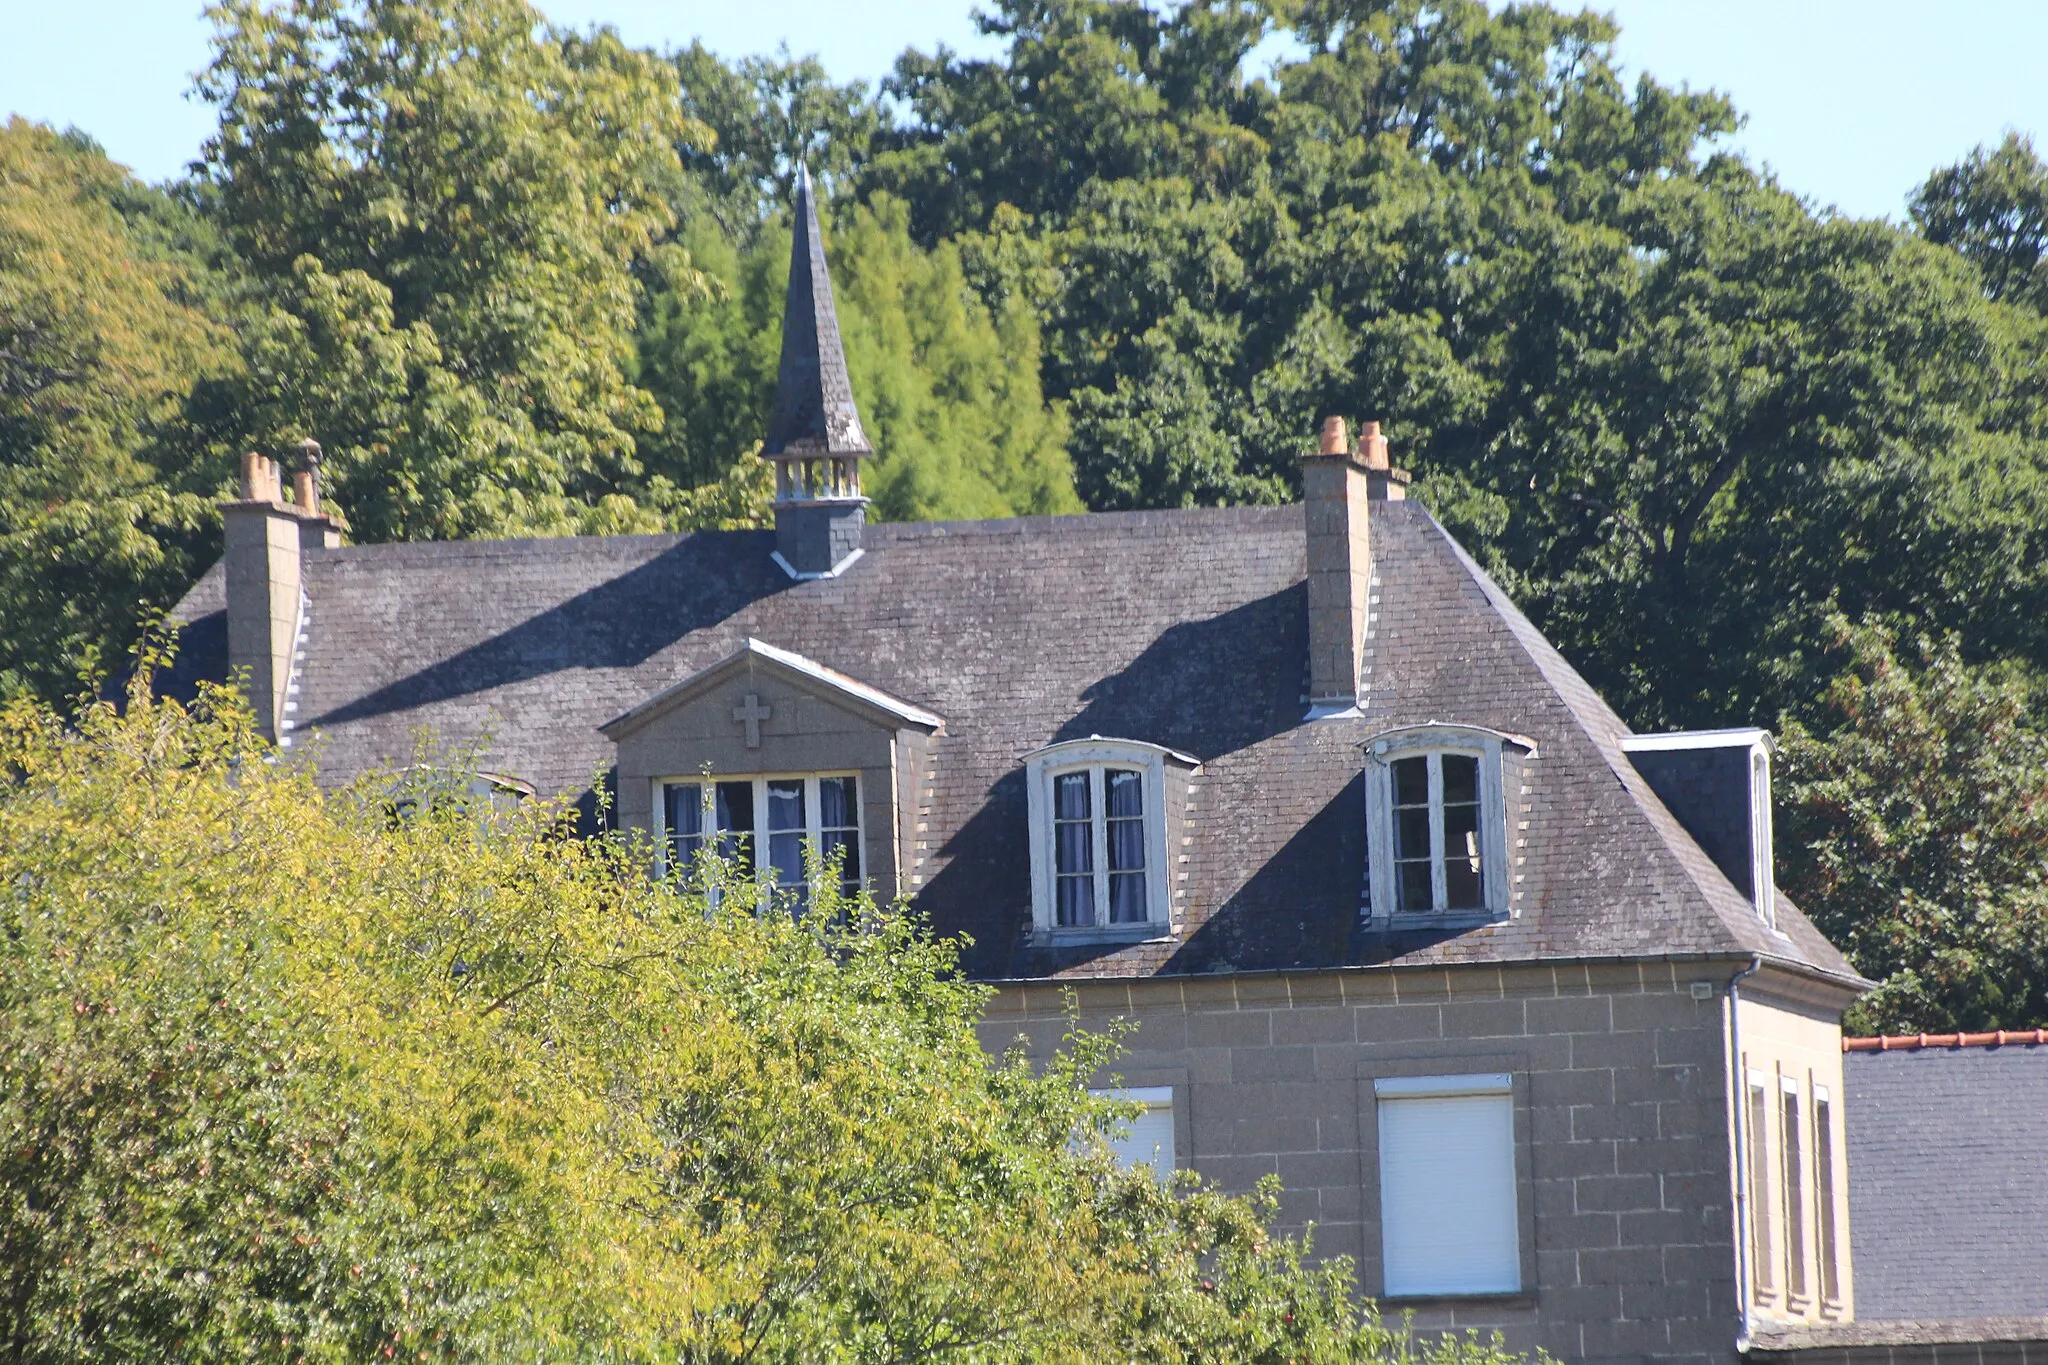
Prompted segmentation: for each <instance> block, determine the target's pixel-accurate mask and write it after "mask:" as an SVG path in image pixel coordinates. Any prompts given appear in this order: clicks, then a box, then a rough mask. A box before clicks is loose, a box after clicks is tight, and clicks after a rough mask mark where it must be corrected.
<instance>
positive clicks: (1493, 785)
mask: <svg viewBox="0 0 2048 1365" xmlns="http://www.w3.org/2000/svg"><path fill="white" fill-rule="evenodd" d="M1508 747H1513V748H1515V749H1517V750H1519V751H1520V752H1521V753H1522V754H1523V755H1524V756H1525V757H1528V758H1534V757H1535V756H1536V745H1535V743H1534V741H1532V740H1529V739H1525V738H1523V737H1522V736H1520V735H1511V734H1508V733H1506V732H1505V731H1501V730H1489V729H1486V728H1485V727H1483V726H1476V725H1446V724H1442V723H1432V724H1429V725H1409V726H1402V727H1400V728H1399V729H1394V730H1388V731H1386V732H1384V733H1382V734H1379V735H1375V736H1374V737H1373V738H1372V739H1370V740H1368V741H1367V742H1366V759H1367V761H1366V772H1365V805H1366V844H1367V858H1368V859H1369V862H1368V866H1367V875H1368V884H1367V887H1366V891H1367V895H1368V897H1369V898H1370V900H1371V903H1372V922H1373V923H1374V924H1375V925H1381V926H1404V925H1413V926H1417V927H1429V926H1433V925H1443V924H1474V923H1480V924H1483V923H1489V922H1492V921H1494V920H1500V919H1505V918H1507V916H1508V914H1509V907H1510V898H1511V891H1512V887H1513V879H1512V876H1511V872H1510V868H1509V863H1508V849H1509V840H1508V806H1507V792H1506V790H1505V783H1504V778H1503V773H1504V768H1503V750H1504V749H1505V748H1508ZM1441 754H1459V755H1463V756H1465V757H1468V758H1476V759H1478V760H1479V881H1480V908H1478V909H1465V910H1449V909H1436V908H1432V909H1429V910H1402V909H1401V908H1400V900H1399V888H1398V882H1397V879H1396V875H1395V869H1394V763H1395V761H1396V760H1399V759H1404V758H1420V757H1424V756H1428V755H1441ZM1439 772H1440V767H1439V765H1438V764H1436V763H1432V764H1431V765H1430V812H1429V823H1430V844H1431V849H1432V851H1433V853H1432V866H1431V870H1430V880H1431V884H1432V887H1433V888H1434V891H1435V895H1434V896H1433V898H1432V900H1433V903H1434V905H1442V904H1443V902H1444V880H1445V878H1444V869H1443V865H1442V863H1443V859H1442V857H1441V856H1437V852H1438V851H1440V850H1441V849H1442V846H1443V802H1442V797H1441V790H1442V789H1441V785H1440V777H1439Z"/></svg>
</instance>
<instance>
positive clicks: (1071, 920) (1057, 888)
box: [1052, 764, 1152, 929]
mask: <svg viewBox="0 0 2048 1365" xmlns="http://www.w3.org/2000/svg"><path fill="white" fill-rule="evenodd" d="M1145 826H1146V811H1145V774H1144V773H1143V772H1142V771H1140V770H1139V769H1136V768H1119V767H1112V766H1110V765H1107V764H1102V765H1090V766H1089V767H1086V768H1080V769H1076V770H1074V771H1072V772H1063V773H1056V774H1054V775H1053V779H1052V842H1053V900H1054V915H1055V922H1056V923H1057V924H1058V925H1059V926H1060V927H1061V928H1063V929H1084V928H1092V927H1096V926H1099V925H1106V924H1143V923H1145V922H1147V921H1148V920H1150V919H1151V917H1152V915H1151V903H1150V900H1149V898H1148V897H1147V895H1146V881H1145V879H1146V877H1147V875H1148V869H1147V867H1146V856H1145V845H1146V843H1147V840H1146V837H1145Z"/></svg>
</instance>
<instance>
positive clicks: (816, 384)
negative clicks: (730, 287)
mask: <svg viewBox="0 0 2048 1365" xmlns="http://www.w3.org/2000/svg"><path fill="white" fill-rule="evenodd" d="M795 207H796V214H795V217H796V224H795V231H794V232H793V233H792V234H791V239H790V248H789V294H788V296H787V298H786V299H785V300H784V303H783V312H782V363H781V365H780V367H779V368H778V369H777V371H776V376H775V411H774V414H773V415H772V416H771V417H770V418H769V419H768V435H767V438H766V439H765V440H764V441H763V442H762V444H761V454H762V456H763V457H764V458H766V459H768V460H770V461H772V462H773V463H774V465H775V560H776V562H777V563H778V564H780V565H781V566H782V569H783V571H784V572H785V573H787V574H788V575H789V576H790V577H791V578H832V577H836V576H837V575H838V574H840V573H842V572H843V571H844V570H845V569H846V568H847V567H848V566H849V565H851V564H852V563H853V561H854V560H856V559H857V558H859V557H860V554H861V535H862V530H863V528H864V527H865V526H866V525H867V505H868V500H867V499H866V498H865V497H863V496H862V495H861V491H860V462H861V461H862V460H864V459H866V458H868V457H869V456H871V455H873V454H874V453H875V451H874V447H873V446H871V445H869V444H868V438H867V433H866V432H864V431H862V430H861V425H860V413H859V412H857V411H855V409H854V405H853V385H852V383H851V382H850V381H849V380H848V378H847V374H846V352H845V349H844V348H843V347H842V346H841V345H840V342H839V314H838V312H837V311H836V310H835V308H834V307H833V303H832V277H831V274H830V273H829V272H828V271H827V269H826V267H825V239H824V236H823V234H822V233H820V231H819V229H818V204H817V197H816V192H815V191H814V189H813V187H812V185H811V172H810V168H809V167H807V166H801V165H800V166H799V167H798V168H797V180H796V206H795Z"/></svg>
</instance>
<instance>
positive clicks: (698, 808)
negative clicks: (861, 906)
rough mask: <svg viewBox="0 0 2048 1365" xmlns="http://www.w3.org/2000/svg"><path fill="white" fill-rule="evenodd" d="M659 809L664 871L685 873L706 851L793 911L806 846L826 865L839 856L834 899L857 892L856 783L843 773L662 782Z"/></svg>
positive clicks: (800, 895) (800, 906)
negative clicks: (747, 871)
mask: <svg viewBox="0 0 2048 1365" xmlns="http://www.w3.org/2000/svg"><path fill="white" fill-rule="evenodd" d="M661 810H662V834H663V848H664V853H665V858H664V866H665V868H666V869H673V870H678V871H686V870H687V869H688V868H689V867H690V866H691V864H692V863H694V862H695V860H696V858H697V855H698V854H699V853H700V852H702V851H703V850H704V849H706V848H707V847H709V848H712V849H715V850H716V851H717V853H718V855H719V856H720V857H722V858H725V859H727V860H729V861H731V862H734V863H737V864H739V865H740V866H742V867H748V868H752V869H753V870H754V871H755V872H757V873H758V874H759V875H760V876H761V878H762V880H763V881H765V882H767V883H768V884H769V885H770V886H772V887H773V888H775V890H776V892H777V893H778V895H779V896H781V897H782V898H783V899H784V900H785V902H786V903H788V904H789V905H791V906H792V907H793V908H794V909H795V910H797V911H798V912H799V913H801V912H802V911H803V910H804V909H806V908H808V906H809V904H810V899H811V891H812V887H811V886H810V883H809V881H808V880H807V878H806V877H805V872H804V850H805V849H806V848H807V847H808V848H815V849H817V850H818V852H819V854H820V855H821V856H822V857H823V858H824V859H825V861H826V863H827V865H829V864H830V863H831V860H832V859H833V858H834V857H835V856H836V857H838V858H840V859H841V861H840V864H839V889H840V892H841V893H842V894H844V895H848V896H851V895H853V894H855V893H857V892H858V891H859V890H860V887H861V859H860V850H861V837H860V783H859V779H858V778H856V777H854V776H852V775H850V774H845V775H840V774H835V775H831V776H822V777H737V778H723V779H720V780H717V781H713V782H664V783H662V784H661Z"/></svg>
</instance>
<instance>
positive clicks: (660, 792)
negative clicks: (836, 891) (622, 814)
mask: <svg viewBox="0 0 2048 1365" xmlns="http://www.w3.org/2000/svg"><path fill="white" fill-rule="evenodd" d="M834 777H850V778H852V779H853V820H854V844H855V846H856V847H857V848H859V850H860V862H861V869H860V870H861V877H860V884H861V885H862V886H863V887H866V886H871V885H872V884H873V880H874V879H873V878H872V877H871V876H870V875H869V872H868V846H867V812H866V810H865V809H864V807H865V805H866V802H865V800H864V799H863V795H864V794H863V792H862V790H861V786H862V784H861V780H860V774H859V773H857V772H854V771H851V770H845V771H834V772H817V773H678V774H672V775H670V776H667V777H657V778H655V779H654V780H653V784H652V785H653V798H654V806H653V811H654V820H653V824H654V827H655V840H654V859H655V875H656V876H659V877H664V878H665V877H667V876H669V875H670V871H671V869H670V868H669V866H668V861H669V856H668V850H669V840H670V839H671V838H672V837H673V831H671V830H670V829H669V827H668V800H667V796H666V789H667V788H669V787H672V786H693V787H697V788H699V799H700V800H701V802H702V808H703V812H704V816H703V824H702V826H701V828H702V829H703V832H704V833H703V838H704V840H705V844H706V846H707V847H709V846H710V845H711V844H712V843H713V842H714V841H715V840H716V838H717V833H718V832H717V830H716V828H715V827H714V822H713V813H714V811H715V809H716V806H715V804H714V802H715V792H716V789H717V787H718V784H719V783H721V782H751V783H753V784H754V822H755V823H754V829H753V831H752V838H751V842H752V844H753V850H752V851H753V856H754V875H755V876H756V877H757V878H759V879H760V880H761V881H763V882H765V883H767V884H768V885H770V886H773V885H775V866H774V864H773V863H771V862H770V861H769V857H768V837H767V831H766V830H765V829H763V828H762V824H761V822H762V821H763V820H765V819H766V817H767V812H768V784H769V783H770V782H796V781H801V782H802V783H803V784H804V843H805V845H806V846H807V847H809V848H813V849H816V848H821V847H823V839H824V831H825V826H824V810H823V803H822V802H821V801H820V799H819V796H818V783H819V782H820V781H822V780H824V779H827V778H834ZM679 870H681V871H685V872H687V871H688V869H686V868H685V869H679ZM810 889H811V894H812V895H813V896H815V895H817V894H818V892H819V891H820V890H822V889H823V888H822V885H821V884H819V883H818V882H816V881H815V879H814V880H813V883H812V885H811V888H810Z"/></svg>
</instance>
